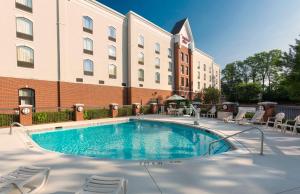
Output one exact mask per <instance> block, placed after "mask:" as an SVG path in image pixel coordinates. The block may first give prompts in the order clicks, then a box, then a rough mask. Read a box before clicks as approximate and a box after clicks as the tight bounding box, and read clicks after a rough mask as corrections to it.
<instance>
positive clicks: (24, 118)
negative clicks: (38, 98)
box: [19, 105, 32, 126]
mask: <svg viewBox="0 0 300 194" xmlns="http://www.w3.org/2000/svg"><path fill="white" fill-rule="evenodd" d="M19 122H20V124H22V125H25V126H26V125H27V126H28V125H32V105H20V106H19Z"/></svg>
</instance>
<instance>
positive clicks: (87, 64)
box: [83, 59, 94, 76]
mask: <svg viewBox="0 0 300 194" xmlns="http://www.w3.org/2000/svg"><path fill="white" fill-rule="evenodd" d="M83 74H84V75H91V76H92V75H94V62H93V61H91V60H89V59H85V60H84V61H83Z"/></svg>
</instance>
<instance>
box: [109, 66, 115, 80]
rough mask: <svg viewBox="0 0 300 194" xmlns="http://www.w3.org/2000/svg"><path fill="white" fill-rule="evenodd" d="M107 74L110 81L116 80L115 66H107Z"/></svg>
mask: <svg viewBox="0 0 300 194" xmlns="http://www.w3.org/2000/svg"><path fill="white" fill-rule="evenodd" d="M108 74H109V78H110V79H117V66H116V65H113V64H110V65H109V66H108Z"/></svg>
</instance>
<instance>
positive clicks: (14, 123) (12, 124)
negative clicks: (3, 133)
mask: <svg viewBox="0 0 300 194" xmlns="http://www.w3.org/2000/svg"><path fill="white" fill-rule="evenodd" d="M13 126H18V127H22V128H23V129H25V132H26V133H27V134H28V130H27V129H26V128H25V127H24V125H22V124H21V123H18V122H12V123H11V124H10V127H9V135H12V134H13Z"/></svg>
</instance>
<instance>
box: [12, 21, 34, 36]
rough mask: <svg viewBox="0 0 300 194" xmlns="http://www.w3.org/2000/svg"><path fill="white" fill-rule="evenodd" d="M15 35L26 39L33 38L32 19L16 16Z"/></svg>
mask: <svg viewBox="0 0 300 194" xmlns="http://www.w3.org/2000/svg"><path fill="white" fill-rule="evenodd" d="M16 20H17V22H16V23H17V37H18V38H23V39H26V40H33V27H32V26H33V25H32V21H30V20H29V19H27V18H23V17H17V18H16Z"/></svg>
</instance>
